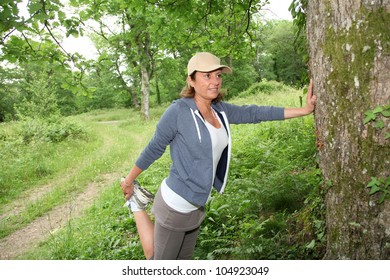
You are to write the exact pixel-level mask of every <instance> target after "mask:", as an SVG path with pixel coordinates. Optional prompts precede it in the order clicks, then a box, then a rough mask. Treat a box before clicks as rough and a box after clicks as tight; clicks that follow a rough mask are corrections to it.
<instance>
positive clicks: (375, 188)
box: [369, 185, 381, 195]
mask: <svg viewBox="0 0 390 280" xmlns="http://www.w3.org/2000/svg"><path fill="white" fill-rule="evenodd" d="M379 191H381V188H380V187H378V186H376V185H375V186H372V187H371V191H370V193H369V194H370V195H372V194H374V193H377V192H379Z"/></svg>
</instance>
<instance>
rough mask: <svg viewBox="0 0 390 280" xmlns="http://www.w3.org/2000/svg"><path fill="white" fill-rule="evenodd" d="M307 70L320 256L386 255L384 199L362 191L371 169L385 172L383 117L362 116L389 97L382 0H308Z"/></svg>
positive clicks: (387, 19)
mask: <svg viewBox="0 0 390 280" xmlns="http://www.w3.org/2000/svg"><path fill="white" fill-rule="evenodd" d="M306 14H307V19H306V26H307V35H308V42H309V54H310V65H309V67H310V71H311V76H312V78H313V80H314V93H315V94H316V95H317V97H318V101H317V107H316V112H315V118H316V130H317V147H318V153H319V158H320V168H321V170H322V173H323V177H324V186H323V187H324V189H325V197H324V199H325V205H326V224H327V251H326V255H325V258H326V259H390V201H389V200H388V197H387V198H386V199H385V201H384V202H381V201H380V198H381V196H382V195H384V190H385V185H383V186H382V187H381V188H382V190H381V191H379V192H377V193H375V194H373V195H370V188H368V187H367V185H368V183H369V182H370V181H371V178H372V177H376V178H381V179H386V178H389V175H390V157H389V155H390V151H389V140H388V139H387V140H386V138H385V133H386V132H387V133H388V131H389V127H390V124H389V118H386V117H384V116H383V115H380V114H378V115H377V119H381V120H382V121H384V128H382V129H378V128H375V127H374V122H369V123H367V124H364V122H363V120H364V118H365V112H367V111H368V110H370V109H371V110H372V109H374V108H375V107H377V106H378V105H380V106H385V105H387V104H389V98H390V77H389V73H390V28H389V26H390V1H389V0H382V1H381V0H344V1H339V0H310V1H308V7H307V9H306Z"/></svg>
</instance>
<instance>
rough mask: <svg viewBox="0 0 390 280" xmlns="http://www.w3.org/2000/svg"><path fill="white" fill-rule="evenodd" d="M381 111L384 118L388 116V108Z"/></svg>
mask: <svg viewBox="0 0 390 280" xmlns="http://www.w3.org/2000/svg"><path fill="white" fill-rule="evenodd" d="M381 113H382V115H383V116H384V117H386V118H389V117H390V110H389V109H386V110H383V111H382V112H381Z"/></svg>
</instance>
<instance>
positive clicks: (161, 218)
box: [152, 190, 206, 260]
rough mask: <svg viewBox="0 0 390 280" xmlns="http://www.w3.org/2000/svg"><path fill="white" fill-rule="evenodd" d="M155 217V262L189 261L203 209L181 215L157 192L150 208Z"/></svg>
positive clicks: (202, 216)
mask: <svg viewBox="0 0 390 280" xmlns="http://www.w3.org/2000/svg"><path fill="white" fill-rule="evenodd" d="M152 213H153V214H154V217H155V225H154V257H153V259H155V260H174V259H181V260H187V259H191V256H192V253H193V252H194V249H195V245H196V239H197V237H198V233H199V226H200V224H201V223H202V221H203V219H204V217H205V214H206V213H205V210H204V208H203V207H201V208H199V209H198V210H195V211H193V212H190V213H181V212H178V211H176V210H174V209H172V208H171V207H169V206H168V205H167V204H166V203H165V201H164V199H163V198H162V196H161V191H160V190H158V191H157V194H156V197H155V198H154V203H153V207H152Z"/></svg>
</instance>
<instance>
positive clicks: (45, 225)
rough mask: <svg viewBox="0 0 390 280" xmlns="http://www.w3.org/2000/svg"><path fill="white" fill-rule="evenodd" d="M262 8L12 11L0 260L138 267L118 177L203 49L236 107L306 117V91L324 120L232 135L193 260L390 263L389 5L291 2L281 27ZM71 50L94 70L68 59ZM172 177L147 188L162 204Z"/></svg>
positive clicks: (4, 54) (0, 17)
mask: <svg viewBox="0 0 390 280" xmlns="http://www.w3.org/2000/svg"><path fill="white" fill-rule="evenodd" d="M267 2H268V1H265V0H228V1H220V0H208V1H199V0H191V1H180V0H148V1H143V0H142V1H141V0H132V1H124V0H115V1H100V0H98V1H96V0H95V1H92V0H69V1H60V0H53V1H47V0H29V1H21V0H18V1H10V0H6V1H2V2H1V5H0V8H1V9H0V30H1V31H0V32H1V33H0V34H1V42H0V150H1V153H0V219H1V221H0V248H1V250H0V251H1V252H0V259H57V260H64V259H142V258H143V254H142V248H141V246H140V241H139V238H138V236H137V234H136V227H135V223H134V220H133V219H132V218H131V216H130V217H129V213H128V212H127V211H126V209H124V208H123V207H122V205H123V195H122V194H121V191H120V188H119V178H120V177H121V176H123V175H124V174H126V172H128V170H129V168H130V167H131V165H132V164H133V163H134V161H135V160H136V158H137V156H138V155H139V153H140V152H141V151H142V149H143V148H144V146H145V145H146V144H147V142H148V140H149V139H150V138H151V137H152V135H153V131H154V129H155V126H156V123H157V121H158V119H159V117H160V116H161V114H162V113H163V112H164V110H165V109H166V108H167V106H168V105H169V104H170V103H171V102H172V101H173V100H175V99H177V98H179V93H180V91H181V89H182V88H183V86H184V85H185V79H186V65H187V62H188V60H189V58H190V57H191V56H192V55H193V54H195V53H196V52H198V51H208V52H212V53H215V54H217V55H218V56H219V57H221V59H222V61H223V63H224V64H226V65H229V66H231V67H232V68H233V74H232V75H225V76H224V77H223V88H224V91H225V93H226V94H225V100H226V101H228V102H231V103H234V104H239V105H244V104H258V105H275V106H285V107H301V106H302V105H303V104H302V103H303V102H304V99H305V93H306V91H307V89H306V85H307V84H308V81H309V79H310V78H312V79H314V81H315V94H316V95H317V96H318V99H319V100H318V105H317V107H319V108H318V109H316V112H315V115H314V116H313V115H311V116H307V117H304V118H301V119H296V120H290V121H286V122H272V123H263V124H256V125H240V126H233V127H232V134H233V139H234V142H233V144H234V145H233V159H232V166H231V171H230V174H229V183H228V186H227V191H226V193H225V194H223V195H222V196H221V195H218V194H217V193H213V194H212V196H211V199H210V200H209V202H208V204H207V217H206V220H205V221H204V223H203V224H202V227H201V232H200V236H199V241H198V243H197V247H196V251H195V254H194V258H195V259H324V258H325V259H388V258H390V249H389V248H390V235H389V232H390V231H389V227H390V224H389V222H388V221H389V215H390V211H389V202H388V200H389V198H390V191H389V186H390V177H389V170H390V168H389V166H390V165H389V145H388V141H389V140H388V139H389V138H390V137H389V120H388V118H389V115H390V105H389V91H388V90H386V89H388V88H390V87H388V85H389V83H390V79H389V77H388V76H387V77H386V76H384V75H381V73H383V72H382V71H383V69H386V67H389V61H390V34H389V30H388V29H387V28H386V26H388V24H389V17H388V14H389V11H390V7H388V6H386V4H383V3H379V2H378V3H376V1H372V3H374V4H370V5H369V4H367V5H366V4H361V5H360V6H359V8H356V7H354V3H352V1H348V5H346V8H345V7H344V8H343V9H341V8H340V7H339V6H338V5H339V3H338V1H333V0H329V1H325V2H326V3H327V4H326V5H320V4H318V3H317V5H316V3H315V2H316V1H306V0H292V3H291V6H290V11H291V13H292V15H293V18H294V20H293V21H287V20H270V19H267V18H266V17H265V16H264V14H263V7H264V5H265V4H266V3H267ZM362 2H364V1H362ZM321 9H323V10H321ZM344 10H347V11H350V13H345V14H343V11H344ZM325 11H326V12H327V13H326V12H325ZM352 14H353V17H352V18H350V17H351V16H352ZM322 15H324V18H321V20H318V17H319V16H322ZM326 16H327V17H328V18H326ZM329 17H331V18H332V19H334V20H333V21H329V20H328V19H329ZM314 18H315V19H314ZM346 23H349V26H345V25H346ZM329 26H332V28H333V29H332V28H329ZM351 26H352V27H351ZM356 26H358V27H356ZM359 28H360V29H359ZM331 30H335V31H333V33H332V31H331ZM345 30H347V31H345ZM321 32H323V33H321ZM69 36H73V37H76V38H77V37H89V38H90V40H91V41H92V42H93V44H94V46H95V48H94V49H93V50H92V49H91V53H92V52H95V51H96V56H94V57H84V56H83V55H81V54H80V53H71V52H69V51H68V50H67V49H66V48H65V47H64V44H63V42H64V39H65V38H66V37H69ZM324 38H325V39H324ZM324 42H325V43H324ZM356 65H358V67H356ZM361 65H363V66H364V67H363V66H361ZM360 66H361V67H360ZM372 81H375V82H372ZM346 108H349V109H348V110H347V109H346ZM347 111H348V112H347ZM335 127H338V128H337V129H336V128H335ZM169 165H170V158H169V153H168V152H166V153H165V154H164V156H163V157H162V158H161V159H159V160H158V161H157V162H156V163H154V164H153V165H152V166H151V168H150V170H148V172H145V174H142V176H141V177H140V181H141V183H142V185H144V186H146V187H147V188H148V189H150V190H152V191H153V192H156V191H157V188H158V186H159V184H160V183H161V181H162V179H163V178H164V176H166V174H167V171H168V169H169ZM358 174H359V175H358ZM34 227H39V228H41V229H42V232H39V231H38V232H37V230H36V228H34ZM20 236H25V237H26V238H25V240H24V241H23V242H20V244H19V245H15V240H19V238H20Z"/></svg>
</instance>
